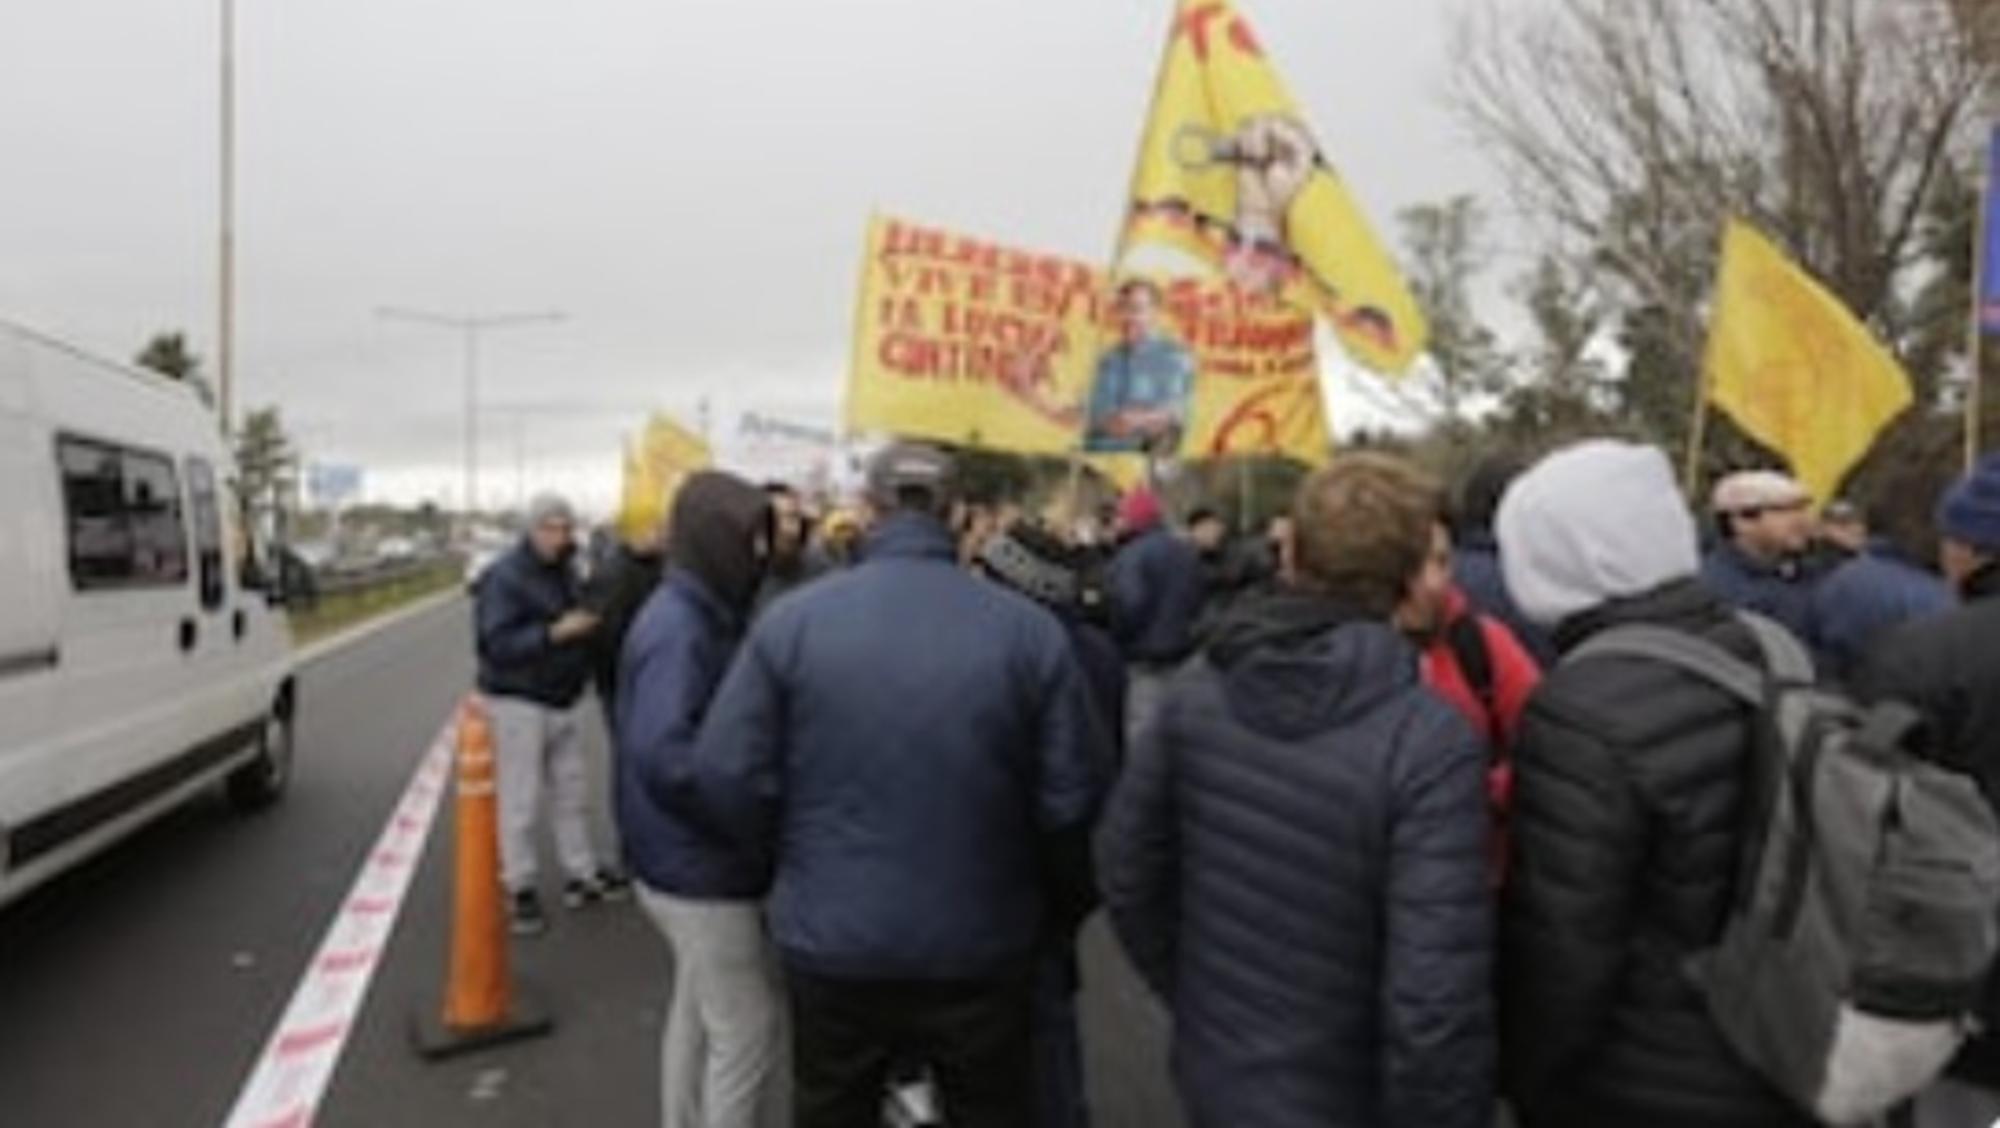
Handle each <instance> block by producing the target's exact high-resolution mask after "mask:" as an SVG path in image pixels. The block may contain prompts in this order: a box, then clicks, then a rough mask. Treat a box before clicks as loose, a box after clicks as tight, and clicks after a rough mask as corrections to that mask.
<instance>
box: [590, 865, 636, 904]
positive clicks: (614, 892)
mask: <svg viewBox="0 0 2000 1128" xmlns="http://www.w3.org/2000/svg"><path fill="white" fill-rule="evenodd" d="M597 887H598V888H599V889H601V890H602V891H603V893H604V899H605V900H607V901H629V900H631V899H632V879H631V878H629V877H627V876H625V871H624V870H621V869H619V868H617V867H616V866H606V867H604V868H603V869H601V870H598V871H597Z"/></svg>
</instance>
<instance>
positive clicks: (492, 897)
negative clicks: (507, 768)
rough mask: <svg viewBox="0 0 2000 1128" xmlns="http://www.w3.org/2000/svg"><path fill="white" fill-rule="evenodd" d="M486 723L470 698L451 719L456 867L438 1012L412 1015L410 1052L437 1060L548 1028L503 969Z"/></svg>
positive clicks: (493, 784) (502, 912) (503, 925)
mask: <svg viewBox="0 0 2000 1128" xmlns="http://www.w3.org/2000/svg"><path fill="white" fill-rule="evenodd" d="M498 790H499V789H498V785H497V779H496V775H495V765H494V759H493V722H492V720H491V718H489V717H488V716H487V713H486V708H485V706H484V705H483V704H481V703H480V701H479V700H478V698H476V697H468V698H467V699H466V701H465V704H464V706H463V707H461V708H460V710H459V714H458V817H457V824H458V825H457V851H456V853H457V859H458V864H457V867H456V873H455V875H454V879H453V892H452V906H453V911H452V921H451V963H450V968H449V971H448V972H447V975H446V981H445V988H444V1001H443V1005H442V1006H440V1007H438V1008H436V1009H435V1010H431V1009H426V1010H424V1011H421V1012H419V1014H418V1015H417V1020H416V1030H415V1035H416V1043H417V1052H418V1053H421V1054H422V1055H423V1056H425V1057H427V1058H445V1057H450V1056H452V1055H454V1054H461V1053H468V1052H470V1051H473V1050H477V1049H482V1048H484V1047H487V1046H493V1045H497V1044H499V1043H501V1042H511V1041H514V1040H516V1039H520V1038H532V1037H537V1036H539V1035H542V1034H546V1033H548V1032H549V1031H550V1030H551V1029H553V1028H554V1026H555V1023H554V1020H553V1019H551V1018H550V1017H549V1014H548V1011H547V1010H546V1009H544V1008H542V1007H540V1006H538V1005H536V1004H535V1003H534V1002H533V1001H532V1000H531V999H529V998H528V996H527V994H526V993H525V992H521V991H517V990H516V989H515V985H514V981H513V977H512V975H510V974H509V969H508V966H507V915H506V908H505V906H504V905H502V904H501V888H500V835H499V823H498V813H497V806H498V804H497V801H496V796H497V792H498Z"/></svg>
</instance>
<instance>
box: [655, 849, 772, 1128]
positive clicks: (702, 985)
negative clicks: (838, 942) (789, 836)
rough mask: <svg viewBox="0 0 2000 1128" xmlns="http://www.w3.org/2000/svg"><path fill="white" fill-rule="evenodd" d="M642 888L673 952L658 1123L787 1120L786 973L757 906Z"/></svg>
mask: <svg viewBox="0 0 2000 1128" xmlns="http://www.w3.org/2000/svg"><path fill="white" fill-rule="evenodd" d="M638 888H639V902H640V904H642V905H644V906H645V909H646V915H647V916H649V917H651V918H652V919H653V924H654V925H655V926H656V927H658V928H659V930H660V933H661V935H663V936H665V937H666V939H667V946H668V947H669V948H671V949H672V950H673V957H674V982H673V998H672V1000H670V1001H669V1003H668V1006H667V1024H666V1030H665V1031H664V1033H663V1034H662V1035H661V1039H660V1110H661V1111H660V1123H661V1124H662V1125H664V1126H665V1128H779V1126H780V1125H782V1124H784V1123H786V1122H787V1121H788V1120H789V1119H790V1114H789V1109H788V1108H787V1107H786V1101H785V1091H786V1089H787V1087H788V1086H789V1085H790V1083H791V1077H790V1072H791V1070H790V1068H789V1064H788V1063H789V1061H790V1052H789V1047H788V1046H787V1044H786V1038H787V1033H786V1022H785V999H784V986H783V980H782V979H781V978H780V975H779V971H778V959H777V955H776V953H775V952H773V951H772V950H771V942H770V940H769V939H768V938H766V936H765V935H764V914H763V911H762V908H761V906H759V905H758V903H757V902H755V901H690V900H683V899H682V898H679V897H673V896H669V895H667V894H665V893H661V892H659V891H658V890H655V889H648V888H647V887H645V886H644V885H641V886H639V887H638Z"/></svg>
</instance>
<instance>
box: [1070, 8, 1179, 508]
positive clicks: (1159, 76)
mask: <svg viewBox="0 0 2000 1128" xmlns="http://www.w3.org/2000/svg"><path fill="white" fill-rule="evenodd" d="M1168 3H1169V6H1170V7H1171V8H1172V9H1173V12H1172V14H1171V15H1170V16H1169V18H1168V20H1167V39H1166V43H1165V45H1164V46H1162V47H1161V48H1160V65H1159V69H1158V70H1156V71H1154V72H1153V93H1152V95H1151V96H1150V97H1148V98H1147V99H1146V117H1145V124H1144V125H1142V126H1141V127H1140V129H1139V144H1138V147H1137V150H1136V151H1135V152H1134V153H1133V154H1132V176H1131V178H1130V179H1129V180H1128V181H1127V182H1126V184H1125V192H1124V200H1125V206H1124V207H1123V208H1122V209H1120V212H1119V218H1118V233H1117V235H1116V236H1115V237H1114V238H1113V239H1112V242H1111V263H1110V268H1109V269H1107V270H1106V271H1105V272H1104V276H1105V280H1106V281H1107V282H1109V283H1110V285H1111V287H1112V290H1113V293H1111V294H1106V295H1104V296H1105V297H1106V298H1110V299H1112V300H1114V301H1115V300H1116V293H1115V291H1116V289H1117V286H1118V267H1119V265H1120V264H1121V263H1122V262H1123V261H1124V258H1125V236H1126V233H1127V232H1128V231H1130V230H1131V227H1132V202H1133V201H1134V200H1135V199H1137V198H1138V193H1137V192H1136V191H1135V189H1137V188H1138V186H1139V170H1140V169H1142V168H1144V167H1145V165H1146V142H1147V140H1148V139H1149V137H1150V136H1151V133H1152V127H1153V118H1154V116H1155V115H1156V113H1157V111H1158V110H1159V106H1160V98H1161V96H1162V95H1163V94H1164V93H1165V92H1166V88H1167V61H1168V59H1170V58H1171V57H1172V55H1173V51H1174V41H1175V40H1176V39H1178V38H1179V37H1180V31H1181V0H1168ZM1093 312H1094V313H1095V315H1096V316H1095V318H1094V319H1093V320H1094V324H1093V326H1092V327H1093V328H1094V329H1096V331H1097V332H1096V344H1097V349H1096V352H1095V354H1094V355H1095V356H1098V357H1102V356H1103V355H1104V351H1105V349H1104V344H1105V339H1106V337H1107V334H1106V333H1105V331H1104V312H1105V311H1104V309H1103V308H1102V307H1094V308H1093ZM1093 370H1094V369H1093ZM1095 385H1096V378H1095V376H1093V377H1092V379H1091V383H1090V384H1089V385H1086V387H1085V390H1084V412H1083V418H1084V422H1083V425H1082V427H1081V428H1080V430H1079V432H1078V434H1077V438H1076V449H1075V450H1074V451H1073V452H1071V455H1070V458H1071V460H1072V461H1071V463H1070V474H1071V478H1070V480H1071V483H1072V485H1075V484H1076V483H1078V482H1080V481H1081V480H1082V477H1083V461H1084V449H1083V443H1084V438H1085V436H1086V435H1087V434H1088V433H1089V430H1090V398H1091V395H1092V393H1093V392H1094V391H1095V390H1096V389H1095ZM1171 457H1173V458H1175V459H1178V458H1179V457H1180V452H1179V451H1175V452H1174V454H1173V455H1172V456H1171ZM1145 458H1146V472H1145V474H1144V475H1143V477H1142V479H1141V480H1142V481H1143V482H1144V483H1145V486H1146V488H1147V489H1150V490H1153V491H1155V492H1157V491H1158V489H1159V483H1158V481H1157V480H1156V478H1155V474H1154V465H1153V457H1152V455H1151V454H1150V453H1149V454H1147V455H1146V456H1145Z"/></svg>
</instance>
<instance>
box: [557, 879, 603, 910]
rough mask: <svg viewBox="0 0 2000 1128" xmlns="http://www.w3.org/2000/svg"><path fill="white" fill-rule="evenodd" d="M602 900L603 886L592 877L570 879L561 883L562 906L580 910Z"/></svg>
mask: <svg viewBox="0 0 2000 1128" xmlns="http://www.w3.org/2000/svg"><path fill="white" fill-rule="evenodd" d="M602 900H604V886H603V885H602V884H601V883H600V882H599V881H598V880H597V879H596V878H594V877H591V878H582V877H572V878H570V879H569V880H568V881H566V882H564V883H563V905H564V906H565V907H566V908H571V909H582V908H588V907H589V906H591V905H595V904H596V903H598V902H599V901H602Z"/></svg>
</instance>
